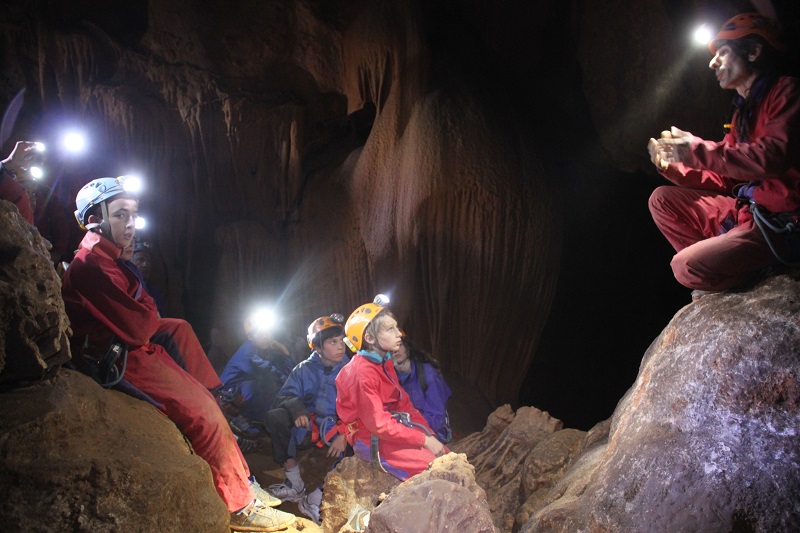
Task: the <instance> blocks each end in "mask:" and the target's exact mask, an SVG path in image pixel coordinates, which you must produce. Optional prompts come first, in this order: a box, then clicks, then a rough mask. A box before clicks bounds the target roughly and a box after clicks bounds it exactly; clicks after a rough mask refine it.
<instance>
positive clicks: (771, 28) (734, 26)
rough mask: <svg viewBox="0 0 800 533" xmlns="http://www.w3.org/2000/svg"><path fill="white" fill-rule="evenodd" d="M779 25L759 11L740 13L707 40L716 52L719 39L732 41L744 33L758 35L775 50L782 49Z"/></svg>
mask: <svg viewBox="0 0 800 533" xmlns="http://www.w3.org/2000/svg"><path fill="white" fill-rule="evenodd" d="M780 33H781V30H780V26H779V25H778V23H777V22H776V21H774V20H772V19H771V18H768V17H765V16H764V15H761V14H759V13H741V14H739V15H736V16H735V17H732V18H730V19H728V20H727V21H725V23H724V24H723V25H722V28H720V30H719V33H717V36H716V37H714V38H713V39H711V40H710V41H709V42H708V48H709V49H710V50H711V53H712V54H716V53H717V48H719V45H718V43H719V41H733V40H735V39H741V38H742V37H744V36H746V35H758V36H760V37H761V38H763V39H764V40H765V41H766V42H767V43H768V44H769V45H770V46H772V47H773V48H775V49H776V50H783V45H782V44H781V42H780Z"/></svg>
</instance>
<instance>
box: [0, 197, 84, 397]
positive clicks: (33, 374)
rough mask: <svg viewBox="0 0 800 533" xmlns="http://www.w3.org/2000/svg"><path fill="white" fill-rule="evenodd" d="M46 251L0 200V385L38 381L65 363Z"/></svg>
mask: <svg viewBox="0 0 800 533" xmlns="http://www.w3.org/2000/svg"><path fill="white" fill-rule="evenodd" d="M49 247H50V244H49V243H48V242H47V241H46V240H44V239H43V238H42V236H41V235H40V234H39V232H38V231H37V230H36V228H35V227H33V226H31V225H30V224H28V223H27V222H26V221H25V219H23V218H22V217H21V216H20V214H19V211H17V208H16V207H15V206H14V205H13V204H11V203H9V202H6V201H5V200H0V386H3V387H9V386H14V385H15V384H18V383H20V382H35V381H38V380H41V379H43V378H44V377H46V376H50V375H52V374H53V373H54V372H55V371H57V370H58V368H59V367H60V366H61V365H62V364H63V363H65V362H67V361H69V359H70V350H69V340H68V338H67V334H68V331H69V321H68V320H67V315H66V312H65V311H64V302H63V301H62V300H61V280H59V278H58V275H57V274H56V271H55V269H54V268H53V265H52V263H51V262H50V254H49V253H48V250H49Z"/></svg>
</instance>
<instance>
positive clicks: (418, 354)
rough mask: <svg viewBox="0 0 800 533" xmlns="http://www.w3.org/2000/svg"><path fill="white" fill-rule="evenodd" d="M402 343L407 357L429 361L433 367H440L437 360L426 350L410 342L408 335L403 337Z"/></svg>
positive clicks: (424, 361) (423, 361)
mask: <svg viewBox="0 0 800 533" xmlns="http://www.w3.org/2000/svg"><path fill="white" fill-rule="evenodd" d="M403 345H404V346H405V347H406V351H407V352H408V358H409V359H410V360H412V361H419V362H421V363H430V364H431V366H433V368H435V369H436V370H439V369H440V366H439V361H437V360H436V359H434V357H433V356H432V355H431V354H429V353H428V352H426V351H424V350H422V349H421V348H419V347H418V346H417V345H416V344H414V343H413V342H411V340H410V339H409V338H408V337H403Z"/></svg>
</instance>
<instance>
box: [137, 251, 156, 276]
mask: <svg viewBox="0 0 800 533" xmlns="http://www.w3.org/2000/svg"><path fill="white" fill-rule="evenodd" d="M133 264H134V265H136V268H138V269H139V272H141V273H142V277H143V278H144V279H148V278H149V277H150V272H151V271H152V269H153V254H151V253H150V252H149V251H148V250H139V251H138V252H133Z"/></svg>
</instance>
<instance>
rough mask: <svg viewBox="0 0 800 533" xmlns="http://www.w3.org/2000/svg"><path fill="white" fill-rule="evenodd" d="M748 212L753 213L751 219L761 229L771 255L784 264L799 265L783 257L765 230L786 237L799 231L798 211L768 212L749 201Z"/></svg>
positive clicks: (799, 219)
mask: <svg viewBox="0 0 800 533" xmlns="http://www.w3.org/2000/svg"><path fill="white" fill-rule="evenodd" d="M750 212H751V213H752V214H753V220H755V222H756V226H758V229H760V230H761V234H762V235H763V236H764V240H765V241H767V245H768V246H769V249H770V251H771V252H772V255H774V256H775V258H776V259H777V260H778V261H780V262H781V263H783V264H784V265H787V266H798V265H800V262H798V261H794V262H793V261H790V260H789V259H787V258H785V257H783V256H782V255H781V254H780V252H778V250H777V249H776V248H775V243H773V242H772V238H771V237H770V235H769V232H767V229H770V230H772V231H773V232H774V233H775V234H777V235H780V234H786V236H787V237H789V236H793V235H792V234H798V233H800V211H793V212H788V213H770V212H769V211H767V210H766V209H764V208H763V207H761V206H759V205H758V204H756V203H755V202H753V201H751V202H750Z"/></svg>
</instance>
